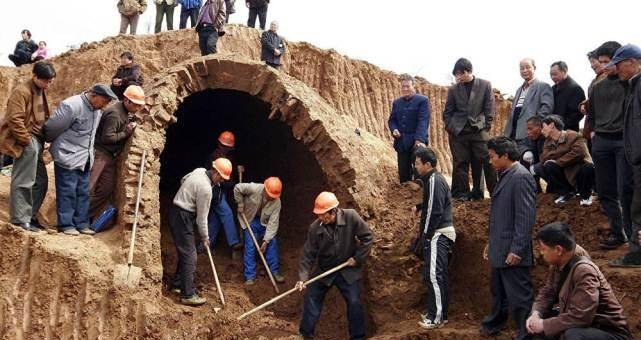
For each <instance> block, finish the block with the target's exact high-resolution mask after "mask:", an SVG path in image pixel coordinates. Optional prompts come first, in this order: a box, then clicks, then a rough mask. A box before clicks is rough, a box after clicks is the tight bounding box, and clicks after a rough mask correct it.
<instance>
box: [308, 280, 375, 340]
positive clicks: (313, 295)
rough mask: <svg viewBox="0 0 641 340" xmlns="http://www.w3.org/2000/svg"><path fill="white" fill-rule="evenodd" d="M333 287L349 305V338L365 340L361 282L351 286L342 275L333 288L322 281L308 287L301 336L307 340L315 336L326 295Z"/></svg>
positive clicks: (353, 283) (333, 284) (358, 281)
mask: <svg viewBox="0 0 641 340" xmlns="http://www.w3.org/2000/svg"><path fill="white" fill-rule="evenodd" d="M332 286H336V288H338V290H339V291H340V292H341V295H342V296H343V299H345V304H346V305H347V320H348V323H349V338H350V339H365V318H364V316H363V306H362V305H361V300H360V297H361V288H360V280H357V281H355V282H352V283H351V284H350V283H347V281H345V279H344V278H343V275H341V274H340V273H339V274H338V275H336V278H335V279H334V282H332V285H331V286H327V285H325V284H324V283H322V282H321V281H316V282H313V283H312V284H310V285H309V286H308V287H307V289H306V291H305V298H304V301H303V318H302V320H301V321H300V326H299V329H298V330H299V331H300V334H301V335H302V336H304V337H305V338H307V337H313V336H314V329H315V328H316V322H318V319H319V318H320V315H321V310H322V309H323V300H324V299H325V294H327V291H329V289H330V288H331V287H332Z"/></svg>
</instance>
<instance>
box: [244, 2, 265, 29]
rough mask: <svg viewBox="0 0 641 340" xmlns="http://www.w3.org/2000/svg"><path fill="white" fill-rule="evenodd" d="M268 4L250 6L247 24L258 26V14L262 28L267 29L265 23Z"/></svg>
mask: <svg viewBox="0 0 641 340" xmlns="http://www.w3.org/2000/svg"><path fill="white" fill-rule="evenodd" d="M267 6H268V5H265V6H261V7H249V18H248V19H247V26H249V27H256V16H258V21H260V29H261V30H263V31H264V30H265V23H267Z"/></svg>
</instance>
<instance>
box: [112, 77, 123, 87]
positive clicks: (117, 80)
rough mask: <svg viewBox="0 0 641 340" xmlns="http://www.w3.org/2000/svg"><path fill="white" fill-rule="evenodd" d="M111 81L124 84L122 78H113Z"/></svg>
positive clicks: (118, 84) (115, 83) (117, 84)
mask: <svg viewBox="0 0 641 340" xmlns="http://www.w3.org/2000/svg"><path fill="white" fill-rule="evenodd" d="M111 83H112V84H114V85H115V86H120V84H122V79H120V78H114V79H112V80H111Z"/></svg>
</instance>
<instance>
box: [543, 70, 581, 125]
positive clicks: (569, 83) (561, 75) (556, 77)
mask: <svg viewBox="0 0 641 340" xmlns="http://www.w3.org/2000/svg"><path fill="white" fill-rule="evenodd" d="M550 78H551V79H552V81H553V82H554V85H553V86H552V92H553V93H554V111H553V112H554V114H555V115H558V116H560V117H561V118H563V124H565V128H566V129H567V130H574V131H576V132H579V122H580V121H581V119H583V115H582V114H581V111H580V110H579V105H580V104H581V102H583V101H584V100H585V93H584V92H583V89H582V88H581V86H579V84H577V83H576V81H574V79H572V77H570V76H569V75H568V65H567V64H566V63H565V62H564V61H557V62H554V63H553V64H552V66H550Z"/></svg>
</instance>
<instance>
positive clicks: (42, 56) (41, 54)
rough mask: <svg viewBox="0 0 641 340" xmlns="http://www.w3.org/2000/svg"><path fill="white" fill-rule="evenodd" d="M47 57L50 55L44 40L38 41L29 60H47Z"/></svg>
mask: <svg viewBox="0 0 641 340" xmlns="http://www.w3.org/2000/svg"><path fill="white" fill-rule="evenodd" d="M49 58H50V56H49V49H48V48H47V43H46V42H44V41H41V42H39V43H38V49H37V50H36V51H35V52H33V54H32V55H31V60H32V61H34V62H36V61H40V60H47V59H49Z"/></svg>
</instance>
